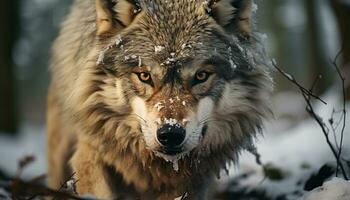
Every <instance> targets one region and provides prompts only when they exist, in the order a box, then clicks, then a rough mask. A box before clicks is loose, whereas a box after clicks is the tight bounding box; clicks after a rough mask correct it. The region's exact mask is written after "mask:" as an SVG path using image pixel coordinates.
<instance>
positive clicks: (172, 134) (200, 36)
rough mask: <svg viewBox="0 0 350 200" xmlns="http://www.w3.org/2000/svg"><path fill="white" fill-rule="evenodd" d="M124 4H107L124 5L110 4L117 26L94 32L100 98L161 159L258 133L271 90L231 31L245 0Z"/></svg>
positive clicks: (232, 144) (234, 143) (235, 144)
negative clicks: (100, 84)
mask: <svg viewBox="0 0 350 200" xmlns="http://www.w3.org/2000/svg"><path fill="white" fill-rule="evenodd" d="M129 2H131V1H125V2H124V1H120V2H119V3H117V4H115V3H114V4H111V5H109V6H118V4H124V5H123V7H122V8H120V7H119V8H118V7H113V9H114V13H117V14H118V13H119V18H118V21H116V23H117V25H119V26H122V27H123V28H119V29H118V31H115V32H108V33H107V34H101V35H100V37H101V39H100V40H99V44H98V46H99V49H100V52H101V53H100V54H99V55H98V59H97V60H98V61H97V66H96V68H97V69H99V70H101V72H104V73H105V75H103V76H102V77H103V78H101V79H103V80H100V82H101V81H102V82H103V83H104V86H101V87H102V91H99V92H100V95H99V101H102V102H103V105H105V107H107V108H108V109H110V110H111V112H116V113H119V115H121V116H123V117H122V120H120V119H119V118H118V119H119V122H118V123H119V124H120V123H121V122H120V121H122V123H123V124H128V126H129V129H128V130H129V131H130V130H132V131H133V132H136V133H137V134H139V135H140V136H142V137H138V138H140V139H141V140H143V141H144V142H145V144H146V146H147V148H148V149H149V150H151V151H154V152H157V153H158V154H160V155H163V156H164V155H165V156H170V157H171V156H175V155H176V156H177V155H182V154H184V153H188V152H193V153H197V154H203V155H209V154H210V153H211V152H216V151H220V150H221V149H222V148H230V149H233V150H234V149H238V148H240V147H241V146H242V144H243V143H244V141H245V140H246V139H249V138H251V136H252V135H254V133H255V132H256V130H257V129H259V128H260V125H261V118H262V117H263V116H264V115H265V114H266V113H267V112H268V109H267V103H266V102H267V101H266V100H267V98H268V95H269V92H270V90H271V80H270V78H269V76H268V73H267V71H266V69H265V68H264V67H263V66H260V65H262V64H263V63H259V61H257V60H256V59H255V57H254V55H253V54H252V53H251V50H250V49H249V48H250V47H249V44H248V43H249V42H248V40H249V38H248V39H247V38H246V39H244V38H245V36H242V33H240V32H238V25H239V24H238V19H237V17H238V16H240V15H239V14H242V13H243V11H239V10H238V8H235V7H234V6H235V5H236V4H237V5H240V6H241V7H244V3H241V4H239V2H240V1H230V0H226V1H222V2H219V3H216V4H215V5H214V7H209V6H213V5H208V1H201V0H194V1H188V0H183V1H175V0H174V1H173V0H169V1H161V0H153V1H141V2H137V3H135V4H130V3H129ZM97 5H98V4H97ZM104 6H108V5H104ZM120 6H121V5H120ZM102 8H104V9H105V7H102ZM130 10H131V11H132V12H131V14H130V13H129V11H130ZM241 12H242V13H241ZM103 13H105V12H103ZM123 13H124V14H123ZM125 13H127V14H126V15H125ZM247 20H248V19H247ZM101 23H103V21H102V22H101ZM117 25H115V26H116V27H117ZM100 26H102V25H100ZM103 27H104V26H102V31H103ZM231 29H232V30H231ZM106 35H107V36H106ZM126 107H127V108H128V109H126ZM120 113H122V114H120ZM123 130H124V129H123ZM117 132H118V129H117ZM116 134H118V133H116Z"/></svg>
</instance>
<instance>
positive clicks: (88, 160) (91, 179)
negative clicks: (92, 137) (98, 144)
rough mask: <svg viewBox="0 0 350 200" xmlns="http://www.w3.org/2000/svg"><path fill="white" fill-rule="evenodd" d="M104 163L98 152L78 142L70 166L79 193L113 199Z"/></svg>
mask: <svg viewBox="0 0 350 200" xmlns="http://www.w3.org/2000/svg"><path fill="white" fill-rule="evenodd" d="M104 166H105V165H104V164H103V162H102V161H101V159H100V157H99V155H98V152H97V151H95V149H93V148H92V147H91V146H90V145H89V144H86V143H84V142H79V143H78V144H77V150H76V152H75V154H74V156H73V158H72V167H73V170H74V172H75V177H76V179H77V184H76V189H77V192H78V194H79V195H84V194H91V195H93V196H96V197H98V198H101V199H113V197H114V195H113V192H112V189H111V188H110V186H109V184H108V180H107V179H106V176H105V173H106V171H105V170H106V169H105V167H104Z"/></svg>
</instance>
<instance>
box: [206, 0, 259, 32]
mask: <svg viewBox="0 0 350 200" xmlns="http://www.w3.org/2000/svg"><path fill="white" fill-rule="evenodd" d="M252 4H253V2H252V0H212V3H211V10H210V12H209V14H210V15H211V16H212V17H213V18H214V19H215V20H216V21H217V23H218V24H219V25H221V26H222V27H223V28H224V29H225V30H226V31H227V32H229V33H233V34H237V35H239V36H243V37H248V38H249V36H250V34H251V32H252Z"/></svg>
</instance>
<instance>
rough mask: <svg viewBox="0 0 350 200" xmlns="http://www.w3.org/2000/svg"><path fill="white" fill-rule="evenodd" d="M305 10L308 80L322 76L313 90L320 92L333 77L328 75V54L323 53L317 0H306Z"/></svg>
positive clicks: (326, 87) (330, 82) (327, 85)
mask: <svg viewBox="0 0 350 200" xmlns="http://www.w3.org/2000/svg"><path fill="white" fill-rule="evenodd" d="M305 3H306V12H307V19H308V26H307V28H308V33H309V41H310V47H309V55H310V64H309V65H310V68H309V69H310V72H309V74H310V77H309V78H310V79H311V80H310V81H309V83H310V82H311V83H312V82H313V81H314V80H315V79H316V78H317V76H318V75H321V76H322V79H321V80H319V81H318V83H317V85H316V88H315V90H316V91H315V92H316V94H321V93H323V92H325V90H326V89H328V87H329V86H330V85H331V84H332V81H333V78H334V77H332V76H330V75H329V68H330V67H329V66H330V62H329V59H328V57H327V56H328V55H325V51H324V49H323V47H324V45H323V40H324V38H322V29H321V27H320V24H321V22H320V20H321V17H320V12H319V10H318V7H317V3H319V0H306V1H305Z"/></svg>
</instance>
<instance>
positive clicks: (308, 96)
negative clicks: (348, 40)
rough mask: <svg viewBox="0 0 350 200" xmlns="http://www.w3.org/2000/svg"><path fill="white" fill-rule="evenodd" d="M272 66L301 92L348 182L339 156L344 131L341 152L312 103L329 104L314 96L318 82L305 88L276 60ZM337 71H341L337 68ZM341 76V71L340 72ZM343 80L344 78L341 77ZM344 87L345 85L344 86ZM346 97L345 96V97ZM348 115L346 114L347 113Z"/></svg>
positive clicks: (308, 110)
mask: <svg viewBox="0 0 350 200" xmlns="http://www.w3.org/2000/svg"><path fill="white" fill-rule="evenodd" d="M337 57H338V56H337ZM272 65H273V66H274V67H275V68H276V69H277V71H279V72H280V73H281V74H282V75H283V76H284V77H285V78H287V79H288V80H289V81H290V82H292V83H293V84H294V85H295V86H297V87H298V89H299V90H300V92H301V94H302V96H303V98H304V100H305V102H306V105H307V106H306V111H307V112H308V113H309V114H310V115H311V117H312V118H313V119H315V121H316V122H317V123H318V125H319V126H320V127H321V129H322V132H323V135H324V136H325V139H326V142H327V145H328V146H329V148H330V150H331V152H332V154H333V156H334V157H335V159H336V161H337V166H338V167H337V169H338V168H340V170H341V172H342V174H343V176H344V178H345V179H346V180H348V177H347V173H346V170H345V167H344V165H343V163H342V162H341V154H339V152H340V153H341V145H342V140H343V133H344V132H343V131H342V138H341V143H340V145H339V151H338V150H337V148H336V147H334V145H333V144H332V142H331V141H330V139H329V128H328V126H327V125H326V124H325V123H324V121H323V119H322V118H321V117H320V116H318V115H317V114H316V112H315V110H314V108H313V105H312V103H311V101H312V98H314V99H316V100H319V101H320V102H322V103H323V104H325V105H327V103H326V102H325V101H324V100H322V99H321V98H320V97H318V96H316V95H315V94H313V92H312V90H313V89H314V86H315V84H316V81H317V79H316V81H315V82H314V84H313V85H312V87H311V89H309V90H308V89H306V88H305V87H303V86H302V85H301V84H300V83H298V81H297V80H296V79H295V78H294V76H292V75H290V74H288V73H286V72H284V71H283V70H282V69H280V68H279V67H278V66H277V64H276V62H275V61H274V60H272ZM337 70H339V69H338V68H337ZM339 74H341V73H340V71H339ZM340 77H341V78H342V80H343V77H342V76H340ZM318 79H319V78H318ZM343 86H344V85H343ZM344 96H345V95H344ZM343 106H344V110H343V112H345V101H344V105H343ZM345 114H346V112H345ZM344 128H345V121H344V124H343V129H342V130H344Z"/></svg>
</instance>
